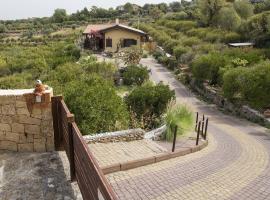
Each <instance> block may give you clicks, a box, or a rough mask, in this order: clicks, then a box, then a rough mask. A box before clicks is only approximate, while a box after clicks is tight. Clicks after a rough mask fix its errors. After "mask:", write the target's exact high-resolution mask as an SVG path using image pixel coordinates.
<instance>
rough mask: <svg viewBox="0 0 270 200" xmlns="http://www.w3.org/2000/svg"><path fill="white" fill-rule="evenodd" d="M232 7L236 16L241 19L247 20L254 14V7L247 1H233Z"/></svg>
mask: <svg viewBox="0 0 270 200" xmlns="http://www.w3.org/2000/svg"><path fill="white" fill-rule="evenodd" d="M233 7H234V9H235V10H236V12H237V13H238V15H239V16H240V17H241V18H243V19H247V18H249V17H251V16H252V15H253V14H254V12H253V10H254V7H253V5H252V4H251V3H250V1H249V0H240V1H235V2H234V3H233Z"/></svg>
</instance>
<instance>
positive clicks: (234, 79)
mask: <svg viewBox="0 0 270 200" xmlns="http://www.w3.org/2000/svg"><path fill="white" fill-rule="evenodd" d="M244 71H245V69H244V68H241V67H239V68H235V69H231V70H228V71H227V72H225V74H224V75H223V86H222V89H223V93H224V96H225V97H226V98H228V99H230V100H233V99H235V98H240V96H241V89H240V87H241V85H242V84H241V78H240V76H239V75H240V74H243V73H244Z"/></svg>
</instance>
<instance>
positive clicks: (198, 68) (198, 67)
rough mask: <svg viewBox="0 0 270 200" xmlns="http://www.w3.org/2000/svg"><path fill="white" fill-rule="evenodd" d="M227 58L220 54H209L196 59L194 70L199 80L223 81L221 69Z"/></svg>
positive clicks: (216, 82) (193, 64)
mask: <svg viewBox="0 0 270 200" xmlns="http://www.w3.org/2000/svg"><path fill="white" fill-rule="evenodd" d="M226 62H227V61H226V59H225V57H223V56H222V55H220V54H216V53H215V54H208V55H204V56H201V57H199V58H197V59H195V60H194V61H193V63H192V72H193V75H194V76H195V78H196V79H197V80H199V81H204V80H209V81H210V84H213V85H215V84H218V83H220V82H221V81H222V77H220V74H219V69H220V68H221V67H224V66H225V65H226Z"/></svg>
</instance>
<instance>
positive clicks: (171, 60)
mask: <svg viewBox="0 0 270 200" xmlns="http://www.w3.org/2000/svg"><path fill="white" fill-rule="evenodd" d="M177 66H178V62H177V60H176V58H175V57H174V56H172V57H170V58H168V65H167V67H168V69H170V70H174V69H175V68H177Z"/></svg>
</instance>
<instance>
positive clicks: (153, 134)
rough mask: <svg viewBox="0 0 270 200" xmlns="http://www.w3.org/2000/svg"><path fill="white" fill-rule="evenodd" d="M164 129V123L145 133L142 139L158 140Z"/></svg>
mask: <svg viewBox="0 0 270 200" xmlns="http://www.w3.org/2000/svg"><path fill="white" fill-rule="evenodd" d="M165 131H166V125H163V126H161V127H159V128H157V129H154V130H152V131H149V132H147V133H145V135H144V139H152V140H159V139H160V137H161V135H162V133H164V132H165Z"/></svg>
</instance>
